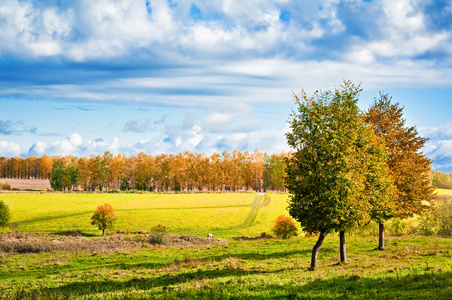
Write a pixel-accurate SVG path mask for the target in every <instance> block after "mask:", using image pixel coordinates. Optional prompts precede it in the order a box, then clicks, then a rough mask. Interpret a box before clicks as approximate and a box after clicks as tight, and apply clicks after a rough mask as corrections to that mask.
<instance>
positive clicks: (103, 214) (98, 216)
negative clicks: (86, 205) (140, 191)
mask: <svg viewBox="0 0 452 300" xmlns="http://www.w3.org/2000/svg"><path fill="white" fill-rule="evenodd" d="M115 221H116V217H115V214H114V212H113V206H111V205H110V204H107V203H105V204H104V205H99V206H98V207H97V210H96V211H95V212H94V214H93V216H92V217H91V225H95V226H97V228H99V230H102V235H104V234H105V229H110V228H113V227H114V224H115Z"/></svg>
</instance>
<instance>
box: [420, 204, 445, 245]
mask: <svg viewBox="0 0 452 300" xmlns="http://www.w3.org/2000/svg"><path fill="white" fill-rule="evenodd" d="M419 233H420V234H422V235H439V236H444V237H446V236H451V235H452V197H447V196H442V197H438V203H437V209H435V210H434V211H431V212H429V213H426V214H425V215H423V216H421V217H420V219H419Z"/></svg>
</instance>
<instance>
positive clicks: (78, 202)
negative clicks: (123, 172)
mask: <svg viewBox="0 0 452 300" xmlns="http://www.w3.org/2000/svg"><path fill="white" fill-rule="evenodd" d="M255 196H256V194H255V193H218V194H215V193H212V194H207V193H205V194H157V193H144V194H95V193H94V194H90V193H88V194H58V193H47V194H2V195H1V196H0V198H1V199H2V200H4V201H5V202H6V203H7V204H8V205H9V207H10V210H11V214H12V220H11V222H13V223H18V229H19V230H20V231H22V232H63V231H73V230H79V231H82V232H85V233H91V234H99V231H98V230H97V229H96V228H95V227H94V226H92V225H90V217H91V215H92V214H93V212H94V210H95V209H96V207H97V206H98V205H101V204H103V203H109V204H111V205H112V206H113V208H114V210H115V212H116V215H117V225H116V228H115V230H124V231H149V230H150V229H151V228H152V227H153V226H155V225H157V224H162V225H164V226H166V227H167V228H168V229H169V232H171V233H178V234H192V235H202V236H203V235H206V234H207V233H213V234H214V235H216V236H232V235H259V234H260V233H261V232H263V231H266V232H268V231H269V230H270V229H271V227H272V225H273V224H274V222H275V219H276V217H277V216H278V215H281V214H286V215H287V214H288V213H287V210H286V206H287V197H288V196H287V194H269V196H270V197H271V201H270V204H269V205H268V206H265V207H262V208H260V209H259V211H258V214H257V217H256V219H255V221H254V223H253V224H252V225H251V226H241V224H242V223H243V222H244V221H245V220H246V218H247V216H248V214H250V212H251V210H252V207H251V204H252V203H253V200H254V197H255ZM4 231H7V230H6V229H4Z"/></svg>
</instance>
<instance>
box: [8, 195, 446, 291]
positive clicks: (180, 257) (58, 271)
mask: <svg viewBox="0 0 452 300" xmlns="http://www.w3.org/2000/svg"><path fill="white" fill-rule="evenodd" d="M437 192H438V194H447V193H448V192H449V191H448V190H438V191H437ZM255 196H256V194H255V193H219V194H214V193H212V194H156V193H145V194H57V193H55V194H52V193H49V194H32V195H30V194H27V195H24V194H2V195H0V199H1V200H4V201H5V202H6V203H7V204H8V205H9V207H10V209H11V213H12V215H13V220H12V221H13V222H17V223H19V225H18V229H19V230H20V231H21V232H30V233H20V232H19V233H7V234H3V235H0V246H2V247H3V248H1V249H4V250H3V251H2V250H1V249H0V298H2V299H148V298H151V299H154V298H155V299H175V298H182V299H254V298H258V299H262V298H271V299H337V298H346V299H419V298H425V299H451V298H452V239H450V238H439V237H420V236H402V237H394V236H387V238H386V250H385V251H377V250H375V248H376V246H377V237H347V258H348V262H347V263H346V264H340V263H339V247H338V244H339V241H338V237H337V236H335V235H328V236H327V238H326V239H325V242H324V244H323V246H322V248H321V250H320V254H319V262H318V268H317V269H316V270H315V271H310V270H309V263H310V256H311V250H312V247H313V245H314V244H315V242H316V237H304V235H301V236H299V237H297V238H292V239H289V240H281V239H235V238H232V237H233V236H236V235H249V236H258V235H260V233H261V232H263V231H266V232H270V228H271V227H272V225H273V223H274V220H275V219H276V216H278V215H280V214H286V215H287V211H286V206H287V202H286V201H287V197H288V195H287V194H269V196H270V197H271V201H270V204H269V205H268V206H265V207H262V208H260V209H259V211H258V213H257V216H256V219H255V222H254V223H252V224H250V225H247V226H241V224H242V223H243V222H244V221H245V220H246V219H247V216H248V214H250V212H251V211H252V207H251V204H252V203H253V200H254V197H255ZM105 202H107V203H110V204H112V205H113V207H114V208H115V210H116V212H117V216H118V223H117V228H116V230H124V231H133V232H137V231H144V232H147V231H149V230H150V228H152V227H153V226H155V225H157V224H162V225H165V226H167V227H168V228H169V231H170V233H174V234H192V235H200V236H205V235H206V234H207V233H213V234H214V236H215V237H222V238H223V240H215V241H214V240H212V242H209V241H208V239H207V242H206V240H204V244H199V245H195V246H190V247H186V246H183V245H176V246H174V245H173V246H166V245H162V246H159V245H151V244H150V243H149V239H148V237H147V235H146V234H130V233H124V234H119V233H115V234H111V235H107V236H105V237H100V236H99V235H100V231H98V230H97V229H96V228H94V227H93V226H91V225H90V224H89V223H90V222H89V219H90V216H91V215H92V213H93V211H94V210H95V208H96V206H97V205H100V204H103V203H105ZM73 230H79V231H81V232H82V233H83V234H84V235H85V236H76V237H67V236H62V235H60V234H58V233H59V232H65V231H73ZM6 231H11V230H10V229H8V230H6ZM31 232H49V233H48V234H33V233H31ZM55 233H56V234H55ZM187 239H188V238H187ZM14 245H16V246H14ZM8 247H9V248H8ZM14 247H16V248H14ZM5 249H6V250H5ZM8 249H9V250H8Z"/></svg>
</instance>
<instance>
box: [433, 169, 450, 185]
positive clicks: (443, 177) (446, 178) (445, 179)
mask: <svg viewBox="0 0 452 300" xmlns="http://www.w3.org/2000/svg"><path fill="white" fill-rule="evenodd" d="M432 185H433V186H434V187H436V188H440V189H452V173H450V174H447V173H443V172H440V171H433V172H432Z"/></svg>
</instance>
